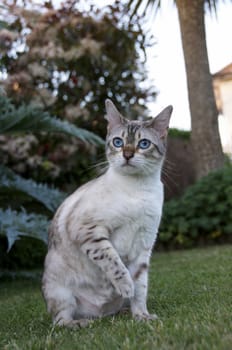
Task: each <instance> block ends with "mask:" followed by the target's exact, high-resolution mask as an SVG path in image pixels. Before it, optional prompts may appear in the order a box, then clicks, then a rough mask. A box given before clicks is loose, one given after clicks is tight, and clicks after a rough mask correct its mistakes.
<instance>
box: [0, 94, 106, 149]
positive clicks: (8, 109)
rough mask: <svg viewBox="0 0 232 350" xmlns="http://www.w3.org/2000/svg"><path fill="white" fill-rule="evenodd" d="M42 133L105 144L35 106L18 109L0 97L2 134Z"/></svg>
mask: <svg viewBox="0 0 232 350" xmlns="http://www.w3.org/2000/svg"><path fill="white" fill-rule="evenodd" d="M42 131H43V132H53V133H56V132H59V133H65V134H67V135H70V136H74V137H77V138H79V139H81V140H82V141H84V142H89V143H92V144H94V145H103V144H104V141H103V140H102V139H101V138H100V137H99V136H97V135H96V134H94V133H92V132H90V131H87V130H85V129H82V128H78V127H76V126H75V125H73V124H71V123H68V122H67V121H62V120H59V119H57V118H55V117H51V116H50V115H49V113H47V112H45V111H43V110H41V109H39V108H36V107H35V106H33V105H29V106H26V105H21V106H20V107H18V108H16V107H15V106H14V105H13V103H12V102H11V101H10V99H9V98H7V97H5V96H2V95H0V134H6V133H17V132H34V133H38V132H42Z"/></svg>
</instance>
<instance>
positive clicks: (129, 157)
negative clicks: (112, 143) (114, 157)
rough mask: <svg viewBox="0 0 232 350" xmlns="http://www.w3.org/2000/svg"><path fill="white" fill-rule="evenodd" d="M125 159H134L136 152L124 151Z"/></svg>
mask: <svg viewBox="0 0 232 350" xmlns="http://www.w3.org/2000/svg"><path fill="white" fill-rule="evenodd" d="M123 157H124V158H125V159H126V160H129V159H131V158H133V157H134V152H132V151H124V152H123Z"/></svg>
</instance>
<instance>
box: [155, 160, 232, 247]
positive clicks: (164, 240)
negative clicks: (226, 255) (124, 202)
mask: <svg viewBox="0 0 232 350" xmlns="http://www.w3.org/2000/svg"><path fill="white" fill-rule="evenodd" d="M227 242H232V165H231V164H227V165H226V166H225V167H224V168H223V169H221V170H218V171H215V172H213V173H211V174H209V175H208V176H206V177H204V178H202V179H201V180H200V181H198V182H197V183H196V184H194V185H192V186H191V187H189V188H188V189H187V190H186V192H185V194H184V195H183V196H182V197H181V198H180V199H178V200H171V201H169V202H167V203H165V205H164V211H163V218H162V222H161V226H160V233H159V247H162V248H182V247H183V248H187V247H193V246H197V245H202V244H212V243H227Z"/></svg>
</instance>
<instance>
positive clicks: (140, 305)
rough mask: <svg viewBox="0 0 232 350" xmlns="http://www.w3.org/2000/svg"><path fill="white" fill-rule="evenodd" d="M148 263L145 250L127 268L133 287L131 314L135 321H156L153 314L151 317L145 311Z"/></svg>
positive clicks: (148, 259)
mask: <svg viewBox="0 0 232 350" xmlns="http://www.w3.org/2000/svg"><path fill="white" fill-rule="evenodd" d="M149 261H150V250H146V251H144V252H143V253H142V254H141V255H139V256H138V257H137V259H136V260H135V261H134V262H133V263H132V264H131V265H130V266H129V270H130V273H131V276H132V278H133V280H134V287H135V294H134V296H133V298H132V299H131V312H132V315H133V317H134V318H135V319H137V320H145V321H146V320H155V319H157V316H156V315H155V314H153V315H151V314H149V312H148V310H147V290H148V268H149Z"/></svg>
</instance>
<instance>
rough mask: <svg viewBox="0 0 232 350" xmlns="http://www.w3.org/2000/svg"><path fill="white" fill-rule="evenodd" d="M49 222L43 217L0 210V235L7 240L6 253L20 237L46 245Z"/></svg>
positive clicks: (22, 212) (23, 211) (23, 212)
mask: <svg viewBox="0 0 232 350" xmlns="http://www.w3.org/2000/svg"><path fill="white" fill-rule="evenodd" d="M48 225H49V221H48V219H47V218H46V216H44V215H38V214H33V213H31V214H28V213H27V212H26V211H25V210H22V211H21V212H17V211H14V210H11V209H7V210H2V209H0V235H3V236H6V237H7V240H8V252H9V250H10V249H11V248H12V246H13V244H14V243H15V241H16V240H17V239H19V237H20V236H26V237H33V238H37V239H40V240H42V241H43V242H45V243H46V244H47V229H48Z"/></svg>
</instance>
